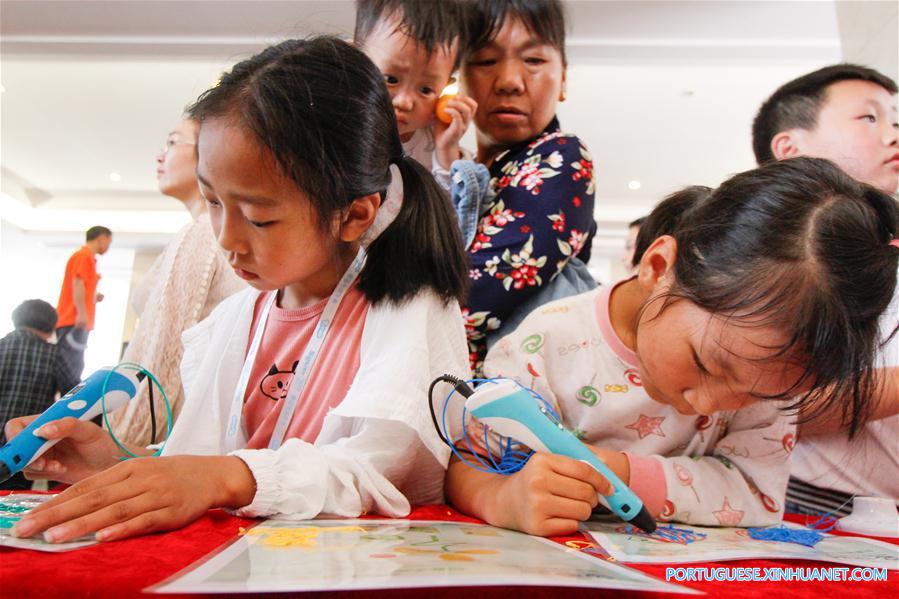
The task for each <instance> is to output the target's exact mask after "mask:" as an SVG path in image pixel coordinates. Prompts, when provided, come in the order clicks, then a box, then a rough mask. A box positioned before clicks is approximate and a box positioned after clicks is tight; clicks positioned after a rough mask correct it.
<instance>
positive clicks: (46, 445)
mask: <svg viewBox="0 0 899 599" xmlns="http://www.w3.org/2000/svg"><path fill="white" fill-rule="evenodd" d="M144 376H146V375H144V374H143V373H141V372H135V371H129V370H124V371H119V370H115V371H113V369H112V368H103V369H101V370H98V371H97V372H95V373H94V374H92V375H90V376H89V377H87V378H86V379H85V380H84V381H83V382H81V383H79V384H78V385H76V386H75V387H74V388H73V389H72V390H71V391H69V392H68V393H66V394H65V395H64V396H62V397H61V398H59V400H57V401H56V402H54V403H53V405H51V406H50V407H49V408H47V409H46V410H44V412H43V413H42V414H41V415H40V416H38V417H37V418H35V419H34V420H33V421H32V422H31V423H30V424H29V425H28V426H26V427H25V428H24V429H23V430H22V432H20V433H19V434H18V435H16V436H15V437H14V438H13V439H11V440H10V441H9V442H8V443H7V444H6V445H4V446H3V447H0V482H3V481H5V480H7V479H9V478H10V477H11V476H13V475H14V474H16V473H17V472H21V471H22V470H23V469H24V468H25V467H26V466H28V464H30V463H31V462H33V461H34V460H36V459H37V458H38V457H40V456H41V454H43V453H44V452H45V451H47V450H48V449H50V448H51V447H53V446H54V445H56V443H57V442H58V441H59V439H44V438H42V437H38V436H37V435H35V434H34V432H35V431H36V430H37V429H39V428H40V427H42V426H44V425H45V424H47V423H48V422H53V421H54V420H60V419H62V418H66V417H69V416H71V417H73V418H77V419H78V420H90V419H91V418H94V417H95V416H98V415H99V414H101V413H102V412H103V402H102V401H101V398H102V394H103V385H104V384H105V385H106V411H107V412H111V411H113V410H115V409H116V408H119V407H121V406H123V405H125V404H126V403H128V400H130V399H131V398H132V397H134V396H135V395H136V394H137V389H138V386H139V385H140V381H142V380H143V378H144Z"/></svg>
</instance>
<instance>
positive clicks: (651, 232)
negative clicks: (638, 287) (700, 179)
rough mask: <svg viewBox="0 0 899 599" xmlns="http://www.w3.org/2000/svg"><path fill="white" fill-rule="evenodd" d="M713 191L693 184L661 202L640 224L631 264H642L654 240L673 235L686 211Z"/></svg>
mask: <svg viewBox="0 0 899 599" xmlns="http://www.w3.org/2000/svg"><path fill="white" fill-rule="evenodd" d="M711 193H712V190H711V188H709V187H705V186H703V185H691V186H690V187H684V188H683V189H681V190H679V191H675V192H674V193H672V194H671V195H669V196H667V197H666V198H665V199H664V200H662V201H661V202H659V203H658V205H656V207H655V208H653V209H652V212H650V213H649V215H648V216H646V217H645V218H644V219H643V222H642V223H641V224H640V225H639V227H640V231H639V232H638V233H637V241H636V242H635V243H634V257H633V259H632V260H631V264H632V265H633V266H640V260H641V259H642V258H643V254H645V253H646V250H647V249H648V248H649V246H650V245H652V242H653V241H655V240H656V239H658V238H659V237H661V236H662V235H673V234H674V230H675V229H676V228H677V225H678V224H679V223H680V221H681V218H682V217H683V215H684V213H685V212H686V211H687V210H689V209H690V208H692V207H693V206H695V205H696V204H697V203H698V202H700V201H702V200H705V199H706V198H708V197H709V196H710V195H711ZM635 222H636V221H635ZM631 226H633V223H631Z"/></svg>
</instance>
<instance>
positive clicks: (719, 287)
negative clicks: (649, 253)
mask: <svg viewBox="0 0 899 599" xmlns="http://www.w3.org/2000/svg"><path fill="white" fill-rule="evenodd" d="M897 223H899V208H897V204H896V201H895V200H894V199H893V198H892V197H890V196H889V195H887V194H886V193H884V192H882V191H879V190H877V189H875V188H873V187H871V186H868V185H865V184H863V183H859V182H858V181H855V180H854V179H852V178H851V177H850V176H849V175H846V174H845V173H844V172H843V171H841V170H840V169H839V168H838V167H837V166H836V165H834V164H833V163H832V162H830V161H828V160H823V159H820V158H805V157H800V158H791V159H789V160H783V161H779V162H774V163H769V164H767V165H764V166H762V167H761V168H758V169H755V170H752V171H747V172H745V173H741V174H739V175H736V176H734V177H732V178H731V179H729V180H727V181H725V182H724V183H723V184H721V186H720V187H719V188H718V189H716V190H715V191H714V192H712V194H711V196H710V197H709V198H708V199H707V200H705V201H701V202H699V203H698V204H697V205H696V206H694V207H693V208H692V209H690V210H689V211H688V212H687V213H685V215H684V216H683V217H682V219H681V222H680V224H679V225H678V226H677V227H676V230H675V233H674V237H675V239H676V240H677V243H678V245H677V260H676V262H675V264H674V283H673V284H672V287H671V290H670V293H668V294H666V295H667V297H666V298H665V302H666V304H667V303H668V302H671V301H676V300H677V299H678V298H682V299H687V300H689V301H691V302H693V303H695V304H696V305H697V306H699V307H701V308H703V309H705V310H707V311H708V312H710V313H712V314H717V315H720V316H723V317H725V318H727V319H728V320H729V321H732V322H737V323H741V322H742V323H745V324H747V325H749V326H753V327H757V326H771V327H775V328H776V329H777V330H779V331H782V332H783V333H784V335H785V339H786V341H785V342H784V343H783V344H782V345H781V346H780V347H771V348H768V349H772V350H776V351H775V353H774V357H781V358H786V359H788V360H791V361H794V363H796V364H798V365H801V367H802V369H803V371H802V375H801V377H800V378H799V380H797V381H796V382H795V383H794V384H793V386H791V387H790V388H789V389H786V390H785V391H784V392H782V393H779V394H776V395H771V396H764V397H762V399H778V400H790V405H788V406H786V407H785V409H787V410H791V411H792V410H802V411H803V412H804V414H805V415H804V416H803V418H802V420H803V421H805V420H809V419H811V418H814V417H816V416H818V415H820V414H822V413H825V412H829V411H831V410H836V411H838V412H839V413H840V416H841V418H842V421H843V423H844V425H846V426H847V427H848V432H849V435H850V436H852V435H854V434H855V432H856V431H857V430H858V429H859V427H860V426H861V425H862V424H864V422H865V421H866V420H867V417H868V414H869V413H870V410H871V406H872V402H874V401H876V400H875V394H874V391H875V390H876V388H877V383H876V381H875V377H874V371H875V367H874V365H875V356H876V355H877V352H878V349H879V347H880V334H879V329H878V320H879V318H880V316H881V314H882V313H883V312H884V311H885V310H886V308H887V306H888V305H889V303H890V300H891V299H892V297H893V292H894V290H895V287H896V267H897V262H899V250H897V249H896V248H895V247H893V246H892V245H890V241H891V240H892V239H893V238H894V236H895V235H896V230H897ZM894 333H895V331H894ZM805 387H808V388H809V390H808V391H806V392H804V393H801V392H800V389H802V388H805Z"/></svg>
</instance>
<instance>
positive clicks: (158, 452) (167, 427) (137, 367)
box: [100, 362, 173, 460]
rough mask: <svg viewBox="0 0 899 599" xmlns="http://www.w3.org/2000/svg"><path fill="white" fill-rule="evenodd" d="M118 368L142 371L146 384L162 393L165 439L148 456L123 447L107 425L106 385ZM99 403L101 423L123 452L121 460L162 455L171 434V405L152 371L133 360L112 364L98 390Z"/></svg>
mask: <svg viewBox="0 0 899 599" xmlns="http://www.w3.org/2000/svg"><path fill="white" fill-rule="evenodd" d="M120 368H125V369H127V370H136V371H137V372H140V373H143V374H145V375H147V384H148V385H153V384H155V385H156V388H157V389H159V392H160V393H162V401H163V403H164V404H165V418H166V420H165V440H163V442H162V444H161V445H160V446H159V449H157V450H156V451H155V452H153V453H152V454H150V456H142V455H138V454H136V453H134V452H133V451H131V450H130V449H128V448H127V447H125V446H124V445H123V444H122V443H121V442H120V441H119V438H118V437H116V435H115V433H114V432H113V431H112V427H111V426H110V425H109V417H108V412H107V411H106V386H107V384H109V377H111V376H112V373H113V372H116V371H117V370H118V369H120ZM100 394H101V395H100V405H101V406H102V409H103V423H104V424H105V425H106V430H107V432H108V433H109V436H110V437H111V438H112V440H113V442H114V443H115V444H116V445H117V446H118V448H119V449H121V450H122V451H123V452H124V453H125V457H123V458H121V459H122V460H130V459H131V458H142V457H158V456H160V455H162V450H163V449H165V444H166V443H167V442H168V440H169V435H171V434H172V421H173V418H172V406H171V405H170V404H169V397H168V395H166V394H165V389H163V388H162V384H161V383H160V382H159V380H158V379H157V378H156V377H155V376H153V373H152V372H150V371H149V370H147V369H146V368H144V367H143V366H141V365H140V364H135V363H133V362H121V363H119V364H116V365H115V366H113V368H112V369H111V370H110V371H109V372H108V373H107V374H106V378H105V379H103V388H102V389H101V390H100Z"/></svg>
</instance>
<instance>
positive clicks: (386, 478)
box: [9, 37, 468, 541]
mask: <svg viewBox="0 0 899 599" xmlns="http://www.w3.org/2000/svg"><path fill="white" fill-rule="evenodd" d="M189 114H190V116H191V117H193V118H195V119H197V120H198V121H199V123H200V134H199V143H198V149H199V164H198V168H197V179H198V181H199V184H200V189H201V190H202V192H203V196H204V198H205V201H206V202H207V205H208V208H209V214H210V218H211V221H212V227H213V230H214V232H215V235H216V237H217V239H218V243H219V244H220V245H221V246H222V249H223V250H224V251H225V253H226V254H227V256H228V260H229V262H230V264H231V266H232V267H233V268H234V271H235V272H236V273H237V275H238V276H240V277H241V278H243V279H245V280H246V281H247V282H248V283H249V284H250V286H251V287H252V288H251V289H248V290H247V291H246V292H243V293H240V294H237V295H235V296H233V297H231V298H229V299H228V300H226V301H225V302H223V303H222V304H221V305H220V306H219V307H218V308H217V309H216V310H215V311H214V312H213V313H212V315H210V317H209V318H208V319H206V320H204V321H203V322H201V323H200V324H198V325H197V326H196V327H194V328H192V329H190V330H188V331H187V332H186V333H185V334H184V336H183V342H184V358H183V360H182V364H181V369H182V378H183V381H184V389H185V393H186V401H185V404H184V407H183V409H182V411H181V414H180V416H179V419H178V422H177V423H176V425H175V427H174V429H173V431H172V434H171V436H170V438H169V439H168V441H167V443H166V445H165V450H164V452H163V456H162V457H157V458H149V457H148V458H139V459H131V460H127V461H121V458H122V457H123V456H122V455H121V454H120V450H119V449H118V447H117V446H116V445H115V444H114V443H113V441H112V440H111V439H110V437H109V436H108V435H107V433H106V432H105V431H104V430H102V429H100V428H98V427H96V426H94V425H92V424H91V423H90V422H79V421H74V420H72V419H67V420H63V421H59V422H57V423H55V425H54V427H53V430H46V431H43V433H44V434H45V435H46V436H47V438H59V439H61V442H60V443H58V444H57V445H56V446H55V447H54V448H53V450H51V451H50V452H48V453H46V454H44V456H43V457H42V459H40V460H38V461H37V462H36V463H35V464H32V468H31V470H30V471H28V472H27V473H28V474H30V475H32V476H42V477H47V476H48V474H49V477H50V478H52V479H54V480H61V481H65V482H69V483H74V485H73V486H72V487H71V488H70V489H68V490H67V491H66V492H64V493H62V494H61V495H59V496H58V497H57V498H55V499H54V500H53V501H51V502H48V503H47V504H45V505H44V506H43V507H42V508H39V509H37V510H35V511H33V512H32V513H30V514H29V515H28V516H27V517H26V518H23V519H22V520H21V521H20V522H19V523H18V528H17V529H16V533H18V534H19V535H21V536H30V535H33V534H37V533H40V532H44V531H46V532H45V538H49V539H51V540H53V541H64V540H68V539H71V538H75V537H79V536H82V535H84V534H86V533H91V532H96V536H97V538H98V539H100V540H104V541H105V540H113V539H120V538H123V537H128V536H132V535H135V534H143V533H148V532H151V531H157V530H168V529H172V528H176V527H180V526H183V525H185V524H187V523H189V522H191V521H193V520H194V519H196V518H198V517H199V516H201V515H202V514H203V513H205V511H206V510H207V509H210V508H216V507H228V508H234V509H236V510H237V512H238V514H240V515H244V516H271V515H275V514H282V515H286V516H289V517H293V518H297V519H307V518H312V517H315V516H317V515H318V514H321V513H327V514H334V515H339V516H358V515H360V514H362V513H366V512H378V513H380V514H384V515H386V516H391V517H400V516H405V515H406V514H408V512H409V510H410V504H412V503H428V502H440V501H442V499H443V478H444V469H445V467H446V464H447V461H448V459H449V450H448V449H447V448H446V447H445V446H443V444H442V443H441V441H440V439H439V438H438V437H437V435H436V433H435V432H434V428H433V426H431V423H430V420H429V418H430V415H429V412H428V410H427V406H426V404H425V402H424V401H423V398H424V397H426V396H427V388H428V384H429V383H430V381H431V380H432V379H434V378H435V377H437V376H439V375H440V374H442V373H444V372H455V373H464V372H466V371H467V369H468V366H467V364H468V361H467V360H468V353H467V349H466V341H465V332H464V327H463V323H462V317H461V310H460V307H459V300H460V299H461V298H462V297H463V295H464V293H465V279H466V271H467V266H466V263H467V262H466V258H465V254H464V250H463V246H462V240H461V237H460V234H459V231H458V227H457V226H456V224H455V216H454V213H453V211H452V208H451V206H450V204H449V200H448V198H447V197H446V196H445V195H444V194H443V192H442V191H441V190H440V188H439V187H438V186H437V184H436V183H435V182H434V180H433V178H432V177H431V176H430V174H429V173H428V172H427V171H425V170H424V168H423V167H421V166H420V165H418V164H417V163H416V162H415V161H414V160H412V159H409V158H407V157H406V156H405V155H404V154H403V150H402V144H401V142H400V138H399V134H398V132H397V125H396V121H395V118H394V113H393V108H392V105H391V101H390V96H389V95H388V92H387V89H386V87H385V85H384V82H383V79H382V77H381V74H380V72H379V71H378V69H377V68H376V67H375V65H374V64H372V62H371V61H370V60H369V59H368V58H367V57H366V56H365V55H364V54H363V53H362V52H361V51H359V50H356V49H354V48H353V47H351V46H350V45H348V44H346V43H344V42H342V41H340V40H338V39H336V38H331V37H319V38H314V39H309V40H290V41H286V42H283V43H281V44H278V45H276V46H272V47H270V48H268V49H266V50H264V51H263V52H261V53H260V54H258V55H256V56H254V57H252V58H249V59H247V60H245V61H243V62H241V63H239V64H237V65H236V66H235V67H234V68H233V69H232V70H231V72H229V73H227V74H225V75H224V76H223V77H222V79H221V81H220V83H219V84H218V85H216V86H215V87H214V88H212V89H210V90H209V91H207V92H206V93H204V94H203V95H202V96H201V97H200V98H199V100H198V101H197V102H196V103H195V104H194V105H193V106H192V107H191V108H190V109H189ZM388 197H390V198H391V200H392V201H391V204H394V203H396V200H397V199H399V198H402V199H401V208H400V209H399V211H398V213H396V214H395V216H394V215H386V214H380V215H379V207H380V206H381V205H382V203H384V202H385V201H386V200H387V198H388ZM29 421H30V419H29V418H23V419H19V421H14V422H13V423H12V424H11V425H10V427H9V428H11V429H12V430H11V431H10V432H12V433H13V434H15V432H17V431H18V430H21V428H22V427H23V426H24V425H25V424H26V423H27V422H29ZM130 449H131V450H132V451H134V452H135V453H146V454H149V453H150V452H149V451H148V450H146V448H137V447H131V448H130ZM79 481H80V482H79Z"/></svg>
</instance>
